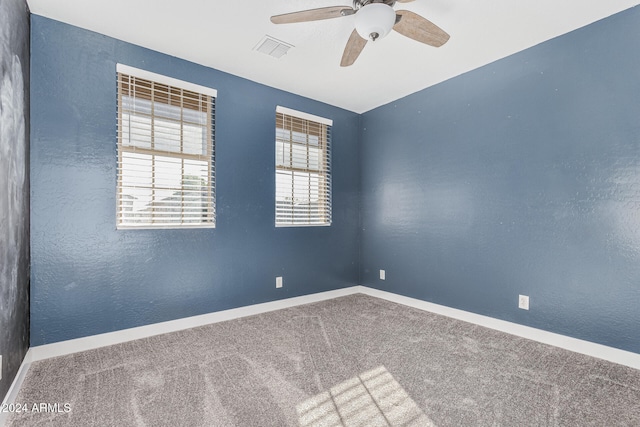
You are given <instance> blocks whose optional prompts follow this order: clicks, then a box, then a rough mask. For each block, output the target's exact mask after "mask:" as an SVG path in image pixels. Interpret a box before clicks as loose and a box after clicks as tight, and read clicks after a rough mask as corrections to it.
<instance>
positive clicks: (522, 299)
mask: <svg viewBox="0 0 640 427" xmlns="http://www.w3.org/2000/svg"><path fill="white" fill-rule="evenodd" d="M518 308H521V309H523V310H529V297H528V296H526V295H518Z"/></svg>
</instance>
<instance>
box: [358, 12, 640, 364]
mask: <svg viewBox="0 0 640 427" xmlns="http://www.w3.org/2000/svg"><path fill="white" fill-rule="evenodd" d="M639 52H640V7H635V8H633V9H630V10H628V11H625V12H622V13H620V14H617V15H614V16H612V17H610V18H608V19H605V20H602V21H599V22H597V23H595V24H593V25H590V26H587V27H585V28H582V29H580V30H577V31H575V32H572V33H570V34H567V35H564V36H561V37H559V38H556V39H553V40H551V41H548V42H546V43H543V44H540V45H538V46H535V47H533V48H531V49H528V50H526V51H523V52H520V53H518V54H516V55H513V56H510V57H508V58H506V59H503V60H500V61H497V62H495V63H492V64H490V65H488V66H485V67H483V68H481V69H478V70H475V71H472V72H469V73H467V74H465V75H462V76H459V77H457V78H454V79H451V80H449V81H446V82H444V83H442V84H439V85H437V86H435V87H432V88H429V89H427V90H424V91H422V92H419V93H416V94H413V95H411V96H408V97H406V98H403V99H400V100H398V101H396V102H393V103H390V104H388V105H385V106H382V107H380V108H377V109H375V110H373V111H370V112H367V113H365V114H364V115H363V117H362V126H363V131H362V132H363V136H362V141H361V144H362V160H361V161H362V216H363V218H362V227H363V234H362V242H361V243H362V260H361V281H362V283H363V284H364V285H367V286H373V287H376V288H380V289H385V290H388V291H391V292H395V293H399V294H402V295H408V296H411V297H415V298H420V299H423V300H426V301H432V302H435V303H439V304H444V305H447V306H451V307H455V308H459V309H463V310H468V311H472V312H476V313H481V314H484V315H488V316H492V317H496V318H499V319H505V320H508V321H512V322H517V323H521V324H525V325H530V326H534V327H537V328H541V329H545V330H549V331H553V332H558V333H561V334H565V335H569V336H573V337H577V338H582V339H586V340H590V341H594V342H597V343H602V344H606V345H610V346H613V347H618V348H621V349H625V350H630V351H634V352H640V339H638V338H639V335H638V334H639V330H640V329H639V328H640V309H638V307H640V101H639V100H640V78H639V76H640V55H639V54H638V53H639ZM426 66H428V65H426ZM379 269H385V270H386V274H387V280H386V281H381V280H379V279H378V270H379ZM518 294H525V295H529V296H530V298H531V310H530V311H524V310H519V309H518V308H517V301H518Z"/></svg>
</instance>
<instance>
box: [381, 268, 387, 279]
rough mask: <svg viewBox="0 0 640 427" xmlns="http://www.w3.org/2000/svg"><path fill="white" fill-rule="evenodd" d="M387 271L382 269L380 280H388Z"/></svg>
mask: <svg viewBox="0 0 640 427" xmlns="http://www.w3.org/2000/svg"><path fill="white" fill-rule="evenodd" d="M386 278H387V273H385V271H384V270H380V280H386Z"/></svg>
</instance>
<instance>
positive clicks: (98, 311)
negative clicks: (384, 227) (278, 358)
mask: <svg viewBox="0 0 640 427" xmlns="http://www.w3.org/2000/svg"><path fill="white" fill-rule="evenodd" d="M31 34H32V68H31V78H32V91H31V97H32V100H33V101H32V104H31V124H32V129H33V131H32V135H31V136H32V137H31V176H32V186H31V197H32V217H31V245H32V246H31V248H32V276H31V295H32V299H31V301H32V315H31V345H40V344H45V343H51V342H56V341H60V340H66V339H71V338H77V337H82V336H87V335H92V334H98V333H102V332H109V331H114V330H119V329H123V328H130V327H135V326H140V325H145V324H150V323H155V322H159V321H164V320H170V319H176V318H181V317H186V316H192V315H197V314H201V313H207V312H212V311H217V310H222V309H227V308H232V307H238V306H243V305H249V304H254V303H260V302H265V301H271V300H276V299H280V298H286V297H292V296H297V295H302V294H309V293H313V292H319V291H324V290H330V289H336V288H341V287H345V286H351V285H353V284H355V283H357V281H358V226H357V224H358V197H357V196H358V185H359V182H358V181H359V164H358V162H359V157H358V152H359V147H358V141H359V139H358V134H359V132H358V124H359V116H358V115H357V114H355V113H351V112H348V111H345V110H341V109H338V108H335V107H331V106H329V105H326V104H322V103H320V102H316V101H313V100H310V99H306V98H302V97H299V96H296V95H293V94H290V93H286V92H283V91H279V90H276V89H273V88H269V87H267V86H263V85H259V84H257V83H254V82H251V81H248V80H244V79H241V78H239V77H236V76H232V75H229V74H226V73H222V72H219V71H216V70H213V69H210V68H207V67H203V66H200V65H196V64H193V63H190V62H187V61H184V60H180V59H177V58H174V57H170V56H167V55H163V54H160V53H157V52H153V51H150V50H147V49H143V48H141V47H138V46H134V45H131V44H127V43H124V42H121V41H117V40H114V39H111V38H108V37H105V36H102V35H98V34H96V33H92V32H89V31H86V30H82V29H79V28H76V27H72V26H69V25H66V24H63V23H60V22H56V21H53V20H49V19H46V18H43V17H39V16H35V15H34V16H32V33H31ZM117 62H121V63H124V64H127V65H131V66H134V67H137V68H142V69H146V70H149V71H152V72H156V73H160V74H165V75H168V76H171V77H175V78H178V79H182V80H186V81H191V82H193V83H196V84H200V85H204V86H210V87H213V88H216V89H217V90H218V98H217V101H216V185H217V189H216V190H217V191H216V195H217V206H218V211H217V227H216V229H199V230H127V231H123V230H121V231H116V229H115V210H116V204H115V203H116V201H115V185H116V76H115V67H116V63H117ZM276 105H282V106H285V107H290V108H293V109H297V110H301V111H305V112H308V113H311V114H315V115H319V116H323V117H328V118H331V119H333V120H334V126H333V132H332V133H333V140H332V149H333V154H332V159H333V163H332V174H333V225H332V226H331V227H308V228H278V229H276V228H275V227H274V209H275V207H274V191H275V189H274V182H275V171H274V168H275V166H274V158H275V154H274V146H275V143H274V132H275V131H274V126H275V108H276ZM276 276H283V277H284V288H282V289H275V277H276Z"/></svg>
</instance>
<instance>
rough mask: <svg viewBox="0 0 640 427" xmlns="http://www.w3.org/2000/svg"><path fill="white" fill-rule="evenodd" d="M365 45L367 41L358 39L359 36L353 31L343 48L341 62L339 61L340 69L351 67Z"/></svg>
mask: <svg viewBox="0 0 640 427" xmlns="http://www.w3.org/2000/svg"><path fill="white" fill-rule="evenodd" d="M366 44H367V40H366V39H363V38H362V37H360V34H358V32H357V31H356V30H353V32H352V33H351V36H349V40H348V41H347V45H346V46H345V48H344V53H343V54H342V61H340V66H341V67H348V66H350V65H353V63H354V62H356V59H358V56H360V52H362V49H364V47H365V45H366Z"/></svg>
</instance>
